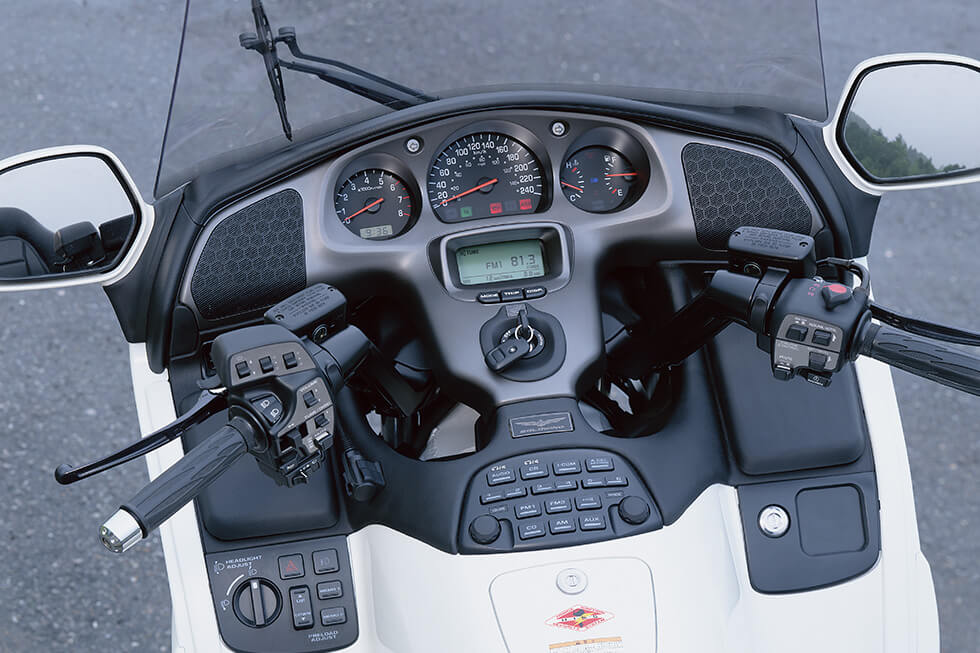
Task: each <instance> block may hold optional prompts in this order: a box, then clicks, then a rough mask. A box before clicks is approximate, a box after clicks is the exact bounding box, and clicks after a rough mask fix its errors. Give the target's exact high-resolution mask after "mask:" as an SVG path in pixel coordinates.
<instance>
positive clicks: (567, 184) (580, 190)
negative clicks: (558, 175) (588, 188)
mask: <svg viewBox="0 0 980 653" xmlns="http://www.w3.org/2000/svg"><path fill="white" fill-rule="evenodd" d="M561 185H562V186H568V187H569V188H574V189H575V190H577V191H578V192H580V193H584V192H585V191H584V190H582V189H581V188H579V187H578V186H572V185H571V184H570V183H568V182H567V181H563V182H561Z"/></svg>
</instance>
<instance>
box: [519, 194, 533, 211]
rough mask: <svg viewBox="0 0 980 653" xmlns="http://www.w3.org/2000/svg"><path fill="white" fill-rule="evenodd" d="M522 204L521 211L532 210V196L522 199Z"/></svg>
mask: <svg viewBox="0 0 980 653" xmlns="http://www.w3.org/2000/svg"><path fill="white" fill-rule="evenodd" d="M520 204H521V211H530V210H531V199H530V198H528V197H525V198H524V199H522V200H521V202H520Z"/></svg>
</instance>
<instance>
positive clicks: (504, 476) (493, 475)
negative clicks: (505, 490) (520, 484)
mask: <svg viewBox="0 0 980 653" xmlns="http://www.w3.org/2000/svg"><path fill="white" fill-rule="evenodd" d="M515 480H517V479H516V478H515V477H514V470H513V469H506V468H505V469H491V470H490V471H489V472H487V485H500V484H502V483H513V482H514V481H515Z"/></svg>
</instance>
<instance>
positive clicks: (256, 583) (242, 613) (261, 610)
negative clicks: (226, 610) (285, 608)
mask: <svg viewBox="0 0 980 653" xmlns="http://www.w3.org/2000/svg"><path fill="white" fill-rule="evenodd" d="M234 604H235V616H236V617H238V620H239V621H241V622H242V623H243V624H245V625H246V626H249V627H251V628H262V627H263V626H268V625H269V624H271V623H272V622H273V621H275V620H276V617H278V616H279V611H280V610H281V608H282V601H281V600H280V597H279V590H278V589H276V586H275V585H273V584H272V583H271V582H270V581H267V580H266V579H264V578H250V579H249V580H248V581H247V582H244V583H242V585H241V587H239V588H238V590H237V591H236V592H235V601H234Z"/></svg>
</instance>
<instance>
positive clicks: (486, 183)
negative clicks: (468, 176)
mask: <svg viewBox="0 0 980 653" xmlns="http://www.w3.org/2000/svg"><path fill="white" fill-rule="evenodd" d="M497 181H499V180H498V179H497V178H496V177H494V178H493V179H491V180H490V181H485V182H483V183H482V184H480V185H478V186H474V187H473V188H471V189H469V190H464V191H463V192H462V193H459V194H457V195H453V196H452V197H449V198H446V199H444V200H442V205H443V206H445V205H447V204H449V203H450V202H452V201H453V200H458V199H459V198H460V197H463V196H464V195H469V194H470V193H475V192H476V191H478V190H480V189H481V188H486V187H487V186H492V185H494V184H496V183H497Z"/></svg>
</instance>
